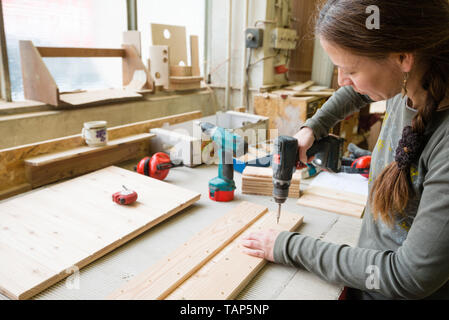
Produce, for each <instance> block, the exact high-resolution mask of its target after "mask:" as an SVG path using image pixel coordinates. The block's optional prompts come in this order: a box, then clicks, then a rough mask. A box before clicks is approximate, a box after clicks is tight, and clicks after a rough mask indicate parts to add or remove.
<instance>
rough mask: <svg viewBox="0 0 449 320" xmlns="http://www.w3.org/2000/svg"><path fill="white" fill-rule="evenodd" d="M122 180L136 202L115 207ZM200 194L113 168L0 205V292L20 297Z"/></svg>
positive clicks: (57, 277) (166, 216) (158, 221)
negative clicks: (133, 195) (134, 196)
mask: <svg viewBox="0 0 449 320" xmlns="http://www.w3.org/2000/svg"><path fill="white" fill-rule="evenodd" d="M122 185H125V186H127V187H128V188H130V189H134V190H136V191H137V193H138V196H139V198H138V200H137V202H136V203H134V204H133V205H130V206H120V205H118V204H116V203H114V202H112V200H111V195H112V194H113V193H114V192H116V191H119V190H120V189H121V188H122ZM199 198H200V194H198V193H196V192H192V191H190V190H187V189H183V188H179V187H176V186H173V185H171V184H169V183H166V182H162V181H159V180H156V179H152V178H149V177H146V176H143V175H140V174H137V173H135V172H132V171H128V170H125V169H121V168H118V167H114V166H111V167H108V168H105V169H102V170H98V171H95V172H93V173H90V174H87V175H84V176H81V177H78V178H76V179H73V180H69V181H66V182H63V183H59V184H56V185H52V186H50V187H47V188H43V189H41V190H37V191H36V192H32V193H29V194H26V195H24V196H22V197H17V198H14V199H11V200H9V201H5V202H2V203H1V204H0V261H1V262H2V263H1V264H0V292H2V293H3V294H5V295H7V296H8V297H10V298H12V299H28V298H30V297H32V296H34V295H35V294H37V293H39V292H41V291H43V290H44V289H46V288H48V287H50V286H51V285H53V284H54V283H56V282H57V281H59V280H61V279H64V278H65V277H67V276H69V275H70V274H71V273H69V272H67V270H73V268H82V267H84V266H85V265H87V264H89V263H91V262H92V261H94V260H96V259H98V258H100V257H101V256H103V255H105V254H106V253H108V252H110V251H112V250H114V249H115V248H117V247H119V246H120V245H122V244H124V243H126V242H127V241H129V240H131V239H133V238H134V237H136V236H138V235H139V234H141V233H143V232H145V231H146V230H148V229H150V228H152V227H153V226H155V225H156V224H158V223H160V222H162V221H164V220H165V219H167V218H168V217H170V216H172V215H174V214H176V213H178V212H179V211H181V210H182V209H184V208H186V207H187V206H189V205H191V204H193V203H194V202H195V201H197V200H199Z"/></svg>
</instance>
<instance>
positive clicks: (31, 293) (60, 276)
mask: <svg viewBox="0 0 449 320" xmlns="http://www.w3.org/2000/svg"><path fill="white" fill-rule="evenodd" d="M200 197H201V194H200V193H198V194H197V195H196V196H195V197H194V198H192V199H191V200H189V201H187V202H185V203H183V204H182V205H181V206H179V207H177V208H174V209H172V210H171V211H169V212H168V213H166V214H164V215H162V216H160V217H158V218H156V219H155V220H152V221H151V222H150V223H148V224H146V225H145V226H142V227H141V228H139V229H137V230H135V231H133V232H132V233H129V234H128V235H126V236H125V237H123V238H121V239H118V240H117V241H115V242H113V243H111V244H109V245H108V246H106V247H104V248H103V249H102V250H100V251H99V252H97V253H96V254H94V255H90V256H88V257H87V258H85V259H83V260H81V261H79V262H78V263H75V264H74V265H73V266H71V267H68V268H67V269H66V270H69V269H72V268H78V269H82V268H84V267H85V266H87V265H88V264H90V263H92V262H94V261H96V260H98V259H99V258H101V257H103V256H105V255H106V254H108V253H110V252H111V251H113V250H115V249H117V248H118V247H120V246H122V245H124V244H125V243H127V242H128V241H130V240H132V239H134V238H135V237H137V236H139V235H140V234H142V233H144V232H146V231H148V230H149V229H151V228H152V227H154V226H156V225H158V224H159V223H161V222H163V221H165V220H166V219H168V218H170V217H171V216H173V215H175V214H177V213H179V212H181V211H182V210H184V209H186V208H187V207H189V206H191V205H192V204H194V203H195V202H197V201H198V200H199V199H200ZM66 270H64V271H62V272H60V273H58V274H56V275H55V276H53V277H51V278H49V279H48V280H46V281H45V282H43V283H41V284H39V285H38V286H35V287H33V288H31V289H29V290H27V291H25V292H24V293H22V294H20V295H19V296H18V297H17V298H18V300H27V299H30V298H31V297H33V296H35V295H36V294H39V293H41V292H42V291H44V290H46V289H48V288H49V287H51V286H52V285H54V284H55V283H57V282H59V281H61V280H63V279H65V278H67V277H68V276H70V274H69V273H68V272H67V271H66Z"/></svg>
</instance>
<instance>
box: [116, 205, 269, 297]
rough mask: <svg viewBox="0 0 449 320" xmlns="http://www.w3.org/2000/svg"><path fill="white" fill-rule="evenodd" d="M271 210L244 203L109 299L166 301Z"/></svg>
mask: <svg viewBox="0 0 449 320" xmlns="http://www.w3.org/2000/svg"><path fill="white" fill-rule="evenodd" d="M266 212H267V208H266V207H263V206H261V205H257V204H253V203H249V202H242V203H240V204H239V205H238V206H237V207H235V208H234V209H233V210H231V211H230V212H228V213H227V214H226V215H224V216H223V217H222V218H220V219H218V220H217V221H216V222H214V223H213V224H212V225H210V226H209V227H207V228H206V229H204V230H202V231H201V232H199V233H198V234H196V235H195V236H194V237H192V238H191V239H190V240H188V241H187V242H185V243H184V244H183V245H182V246H181V247H179V248H178V249H177V250H175V251H174V252H172V253H171V254H169V255H168V256H166V257H165V258H163V259H161V260H160V261H159V262H157V263H156V264H155V265H153V266H152V267H150V268H149V269H148V270H146V271H145V272H143V273H142V274H140V275H138V276H136V277H135V278H134V279H132V280H131V281H129V283H127V284H126V285H125V286H124V287H123V288H121V289H119V290H117V291H116V292H114V293H112V294H111V295H110V296H109V299H147V300H154V299H164V298H165V297H166V296H167V295H169V294H170V293H171V292H172V291H173V290H174V289H176V288H177V287H178V286H179V285H180V284H181V283H182V282H184V281H185V280H186V279H187V278H189V277H190V276H191V275H192V274H193V273H194V272H196V271H197V270H198V269H199V268H201V266H203V265H204V264H205V263H206V262H207V261H209V260H210V259H211V258H212V257H214V256H215V255H216V254H217V253H218V252H219V251H220V250H222V249H223V248H224V247H225V246H226V245H228V244H229V243H230V242H231V241H232V240H233V239H235V238H236V237H237V236H238V235H239V234H241V233H242V232H243V231H244V230H245V229H246V228H247V227H248V226H249V225H251V224H252V223H253V222H254V221H256V220H257V219H258V218H259V217H260V216H261V215H262V214H264V213H266Z"/></svg>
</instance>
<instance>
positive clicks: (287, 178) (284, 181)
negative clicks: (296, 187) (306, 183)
mask: <svg viewBox="0 0 449 320" xmlns="http://www.w3.org/2000/svg"><path fill="white" fill-rule="evenodd" d="M343 141H344V139H341V138H338V137H335V136H332V135H329V136H327V137H324V138H322V139H320V140H317V141H315V142H314V143H313V145H312V146H311V147H310V148H309V149H308V150H307V152H306V154H307V158H310V157H312V156H313V157H314V159H313V160H312V164H313V165H315V166H317V167H320V168H321V169H323V170H325V171H330V172H340V171H341V170H342V165H341V158H342V155H343ZM304 166H305V164H301V162H300V161H299V148H298V140H297V139H296V138H293V137H289V136H279V137H278V138H276V139H275V141H274V153H273V162H272V167H273V197H274V201H275V202H276V203H277V204H279V206H278V212H277V222H278V223H279V217H280V215H281V205H282V204H283V203H284V202H285V200H286V199H287V197H288V189H289V188H290V182H291V180H292V176H293V172H294V171H295V169H296V168H301V167H304ZM345 172H349V171H346V170H345Z"/></svg>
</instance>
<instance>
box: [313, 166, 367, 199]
mask: <svg viewBox="0 0 449 320" xmlns="http://www.w3.org/2000/svg"><path fill="white" fill-rule="evenodd" d="M310 186H315V187H318V186H319V187H325V188H330V189H336V190H338V191H345V192H352V193H356V194H360V195H364V196H368V179H367V178H365V177H363V176H362V175H360V174H351V173H344V172H340V173H330V172H326V171H322V172H320V174H318V175H317V176H316V177H315V178H314V179H313V181H312V182H311V183H310Z"/></svg>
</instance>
